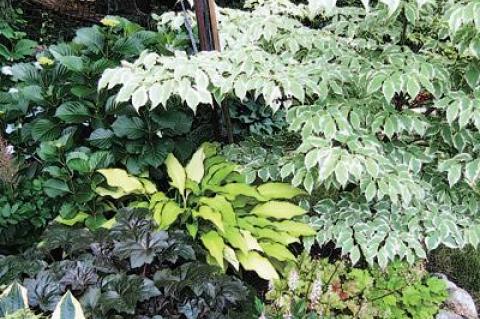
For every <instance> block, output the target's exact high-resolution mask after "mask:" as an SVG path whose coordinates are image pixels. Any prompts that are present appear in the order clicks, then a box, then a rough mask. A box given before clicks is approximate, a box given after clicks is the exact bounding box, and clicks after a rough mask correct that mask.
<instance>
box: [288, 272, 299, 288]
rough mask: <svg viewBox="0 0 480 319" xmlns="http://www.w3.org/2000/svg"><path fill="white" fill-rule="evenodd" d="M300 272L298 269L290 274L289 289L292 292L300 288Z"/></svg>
mask: <svg viewBox="0 0 480 319" xmlns="http://www.w3.org/2000/svg"><path fill="white" fill-rule="evenodd" d="M298 280H299V277H298V272H297V270H296V269H293V270H292V271H291V272H290V274H288V288H289V289H290V290H291V291H295V290H296V289H297V287H298Z"/></svg>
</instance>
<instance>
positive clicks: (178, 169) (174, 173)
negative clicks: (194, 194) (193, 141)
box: [165, 153, 187, 197]
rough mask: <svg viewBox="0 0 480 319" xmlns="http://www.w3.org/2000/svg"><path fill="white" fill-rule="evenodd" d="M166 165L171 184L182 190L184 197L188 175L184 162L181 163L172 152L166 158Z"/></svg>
mask: <svg viewBox="0 0 480 319" xmlns="http://www.w3.org/2000/svg"><path fill="white" fill-rule="evenodd" d="M165 166H167V173H168V176H169V177H170V180H171V181H170V185H172V186H173V187H175V188H176V189H177V190H178V191H179V192H180V194H181V195H182V197H184V196H185V183H186V180H187V175H186V172H185V169H184V168H183V166H182V164H180V162H179V161H178V160H177V158H176V157H175V156H174V155H173V154H172V153H170V154H168V156H167V159H166V160H165Z"/></svg>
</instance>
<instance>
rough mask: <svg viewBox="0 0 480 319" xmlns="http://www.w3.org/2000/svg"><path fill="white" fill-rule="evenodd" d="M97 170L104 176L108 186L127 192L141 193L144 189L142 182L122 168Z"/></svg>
mask: <svg viewBox="0 0 480 319" xmlns="http://www.w3.org/2000/svg"><path fill="white" fill-rule="evenodd" d="M98 172H99V173H100V174H102V175H103V176H105V178H106V179H107V184H108V185H109V186H111V187H118V188H120V189H121V190H123V191H124V192H125V193H127V194H132V193H135V192H137V193H142V192H143V190H144V188H143V184H142V183H141V182H140V181H139V180H138V179H137V178H136V177H133V176H130V175H128V173H127V172H126V171H124V170H123V169H118V168H108V169H100V170H98Z"/></svg>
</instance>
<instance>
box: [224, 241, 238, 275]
mask: <svg viewBox="0 0 480 319" xmlns="http://www.w3.org/2000/svg"><path fill="white" fill-rule="evenodd" d="M223 257H224V258H225V260H226V261H228V263H229V264H230V265H232V266H233V268H235V270H236V271H239V270H240V262H239V261H238V259H237V256H236V255H235V250H233V249H232V248H231V247H228V246H225V248H224V249H223Z"/></svg>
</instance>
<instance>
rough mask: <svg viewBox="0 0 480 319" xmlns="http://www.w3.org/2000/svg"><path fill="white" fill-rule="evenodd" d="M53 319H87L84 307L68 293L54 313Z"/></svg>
mask: <svg viewBox="0 0 480 319" xmlns="http://www.w3.org/2000/svg"><path fill="white" fill-rule="evenodd" d="M52 319H85V315H84V314H83V310H82V306H81V305H80V303H79V302H78V300H77V299H75V297H74V296H73V295H72V294H71V293H70V291H68V292H67V293H66V294H65V295H64V296H63V297H62V299H60V302H59V303H58V305H57V307H56V308H55V310H54V311H53V314H52Z"/></svg>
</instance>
